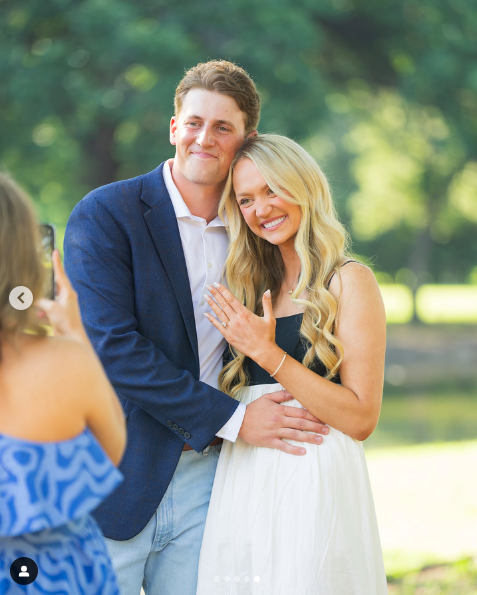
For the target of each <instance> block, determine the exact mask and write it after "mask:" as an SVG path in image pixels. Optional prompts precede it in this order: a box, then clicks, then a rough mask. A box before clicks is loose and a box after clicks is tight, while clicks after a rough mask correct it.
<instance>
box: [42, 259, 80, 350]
mask: <svg viewBox="0 0 477 595" xmlns="http://www.w3.org/2000/svg"><path fill="white" fill-rule="evenodd" d="M52 264H53V271H54V275H55V279H56V286H57V290H58V298H57V299H56V300H49V299H45V298H42V299H40V300H38V302H37V305H38V307H39V308H41V309H42V310H43V312H44V313H45V314H46V316H47V318H48V321H49V323H50V325H51V327H52V328H53V331H54V334H55V335H56V336H57V337H66V338H68V339H73V340H75V341H79V342H81V343H88V344H90V342H89V339H88V335H87V334H86V331H85V330H84V326H83V322H82V321H81V314H80V309H79V305H78V296H77V295H76V291H75V290H74V289H73V287H72V286H71V283H70V280H69V279H68V277H67V276H66V273H65V271H64V269H63V265H62V264H61V258H60V253H59V252H58V250H53V254H52Z"/></svg>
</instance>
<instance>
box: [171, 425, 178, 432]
mask: <svg viewBox="0 0 477 595" xmlns="http://www.w3.org/2000/svg"><path fill="white" fill-rule="evenodd" d="M172 429H173V430H175V431H176V432H177V430H178V429H179V426H178V425H177V424H174V425H173V426H172Z"/></svg>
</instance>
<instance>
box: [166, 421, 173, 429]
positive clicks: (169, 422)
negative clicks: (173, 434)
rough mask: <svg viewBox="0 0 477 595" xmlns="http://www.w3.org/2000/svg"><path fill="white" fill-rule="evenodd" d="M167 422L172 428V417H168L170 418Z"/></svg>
mask: <svg viewBox="0 0 477 595" xmlns="http://www.w3.org/2000/svg"><path fill="white" fill-rule="evenodd" d="M166 424H167V425H168V426H169V427H170V428H172V422H171V420H170V419H168V420H167V421H166Z"/></svg>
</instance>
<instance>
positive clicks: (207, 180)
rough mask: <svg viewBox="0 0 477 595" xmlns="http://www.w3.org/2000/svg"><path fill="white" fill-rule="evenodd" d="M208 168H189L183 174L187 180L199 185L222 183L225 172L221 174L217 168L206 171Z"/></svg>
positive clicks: (225, 176) (225, 175)
mask: <svg viewBox="0 0 477 595" xmlns="http://www.w3.org/2000/svg"><path fill="white" fill-rule="evenodd" d="M207 169H208V168H205V167H204V168H203V169H198V168H190V169H188V170H187V171H186V172H185V175H186V177H187V179H188V180H189V182H191V183H192V184H199V185H201V186H217V185H219V184H223V182H225V179H226V178H227V173H228V172H226V173H225V174H223V173H222V172H220V171H218V169H215V170H212V168H210V169H209V171H207Z"/></svg>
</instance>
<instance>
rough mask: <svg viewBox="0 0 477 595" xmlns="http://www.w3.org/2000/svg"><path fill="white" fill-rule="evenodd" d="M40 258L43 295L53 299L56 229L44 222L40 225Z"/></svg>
mask: <svg viewBox="0 0 477 595" xmlns="http://www.w3.org/2000/svg"><path fill="white" fill-rule="evenodd" d="M40 235H41V245H42V252H43V256H42V260H43V266H44V267H45V269H46V272H47V274H46V282H45V289H44V296H45V297H46V298H48V299H49V300H54V299H55V273H54V271H53V250H54V249H55V247H56V230H55V227H54V225H51V224H49V223H45V224H42V225H40Z"/></svg>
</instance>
